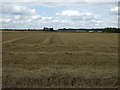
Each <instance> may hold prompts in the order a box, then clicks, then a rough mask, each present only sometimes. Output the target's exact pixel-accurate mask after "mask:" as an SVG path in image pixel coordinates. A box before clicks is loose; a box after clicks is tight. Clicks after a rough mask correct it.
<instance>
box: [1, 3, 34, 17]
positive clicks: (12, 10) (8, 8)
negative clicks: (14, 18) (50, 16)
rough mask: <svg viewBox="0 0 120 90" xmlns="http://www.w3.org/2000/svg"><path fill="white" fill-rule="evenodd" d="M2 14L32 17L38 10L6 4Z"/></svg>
mask: <svg viewBox="0 0 120 90" xmlns="http://www.w3.org/2000/svg"><path fill="white" fill-rule="evenodd" d="M2 13H3V14H12V15H32V14H35V13H36V10H35V9H30V8H28V7H25V6H22V5H14V4H10V5H9V4H4V5H3V6H2Z"/></svg>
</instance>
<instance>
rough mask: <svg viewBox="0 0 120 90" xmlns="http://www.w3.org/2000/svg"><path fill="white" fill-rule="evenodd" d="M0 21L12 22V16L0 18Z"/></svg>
mask: <svg viewBox="0 0 120 90" xmlns="http://www.w3.org/2000/svg"><path fill="white" fill-rule="evenodd" d="M0 22H2V23H9V22H11V19H10V18H0Z"/></svg>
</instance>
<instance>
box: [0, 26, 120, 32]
mask: <svg viewBox="0 0 120 90" xmlns="http://www.w3.org/2000/svg"><path fill="white" fill-rule="evenodd" d="M1 30H3V31H51V32H54V31H56V30H54V29H53V28H47V27H44V28H43V29H1ZM59 30H63V31H64V30H86V31H94V32H97V31H102V32H107V33H120V28H104V29H66V28H63V29H58V31H59Z"/></svg>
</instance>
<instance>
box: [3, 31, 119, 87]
mask: <svg viewBox="0 0 120 90" xmlns="http://www.w3.org/2000/svg"><path fill="white" fill-rule="evenodd" d="M2 39H3V41H2V45H3V46H2V47H3V48H2V49H3V50H2V58H3V59H2V66H3V67H2V69H3V76H2V77H3V78H2V79H3V81H2V84H3V88H111V87H112V88H116V87H118V80H117V79H118V34H113V33H62V32H61V33H60V32H39V31H36V32H34V31H29V32H2Z"/></svg>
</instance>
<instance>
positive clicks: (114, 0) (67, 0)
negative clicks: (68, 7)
mask: <svg viewBox="0 0 120 90" xmlns="http://www.w3.org/2000/svg"><path fill="white" fill-rule="evenodd" d="M118 1H119V0H49V2H118ZM1 2H48V0H12V1H11V0H1Z"/></svg>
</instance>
